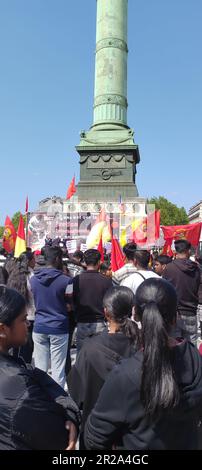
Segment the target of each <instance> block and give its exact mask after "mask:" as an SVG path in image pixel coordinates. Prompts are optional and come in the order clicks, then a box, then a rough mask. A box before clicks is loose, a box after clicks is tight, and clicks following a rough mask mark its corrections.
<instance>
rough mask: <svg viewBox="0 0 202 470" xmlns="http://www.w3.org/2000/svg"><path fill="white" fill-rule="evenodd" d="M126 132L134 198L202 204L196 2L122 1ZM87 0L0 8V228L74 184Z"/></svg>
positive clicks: (89, 101)
mask: <svg viewBox="0 0 202 470" xmlns="http://www.w3.org/2000/svg"><path fill="white" fill-rule="evenodd" d="M128 1H129V34H128V46H129V68H128V101H129V110H128V124H129V125H130V126H131V127H132V128H134V130H135V140H136V143H137V144H138V145H139V149H140V154H141V163H140V165H139V166H138V168H137V169H138V173H137V185H138V189H139V193H140V195H141V196H148V197H150V196H154V195H156V196H158V195H164V196H165V197H167V198H168V199H169V200H171V201H173V202H174V203H177V204H178V205H180V206H182V205H184V206H185V207H186V208H187V209H188V208H189V207H190V206H191V205H193V204H195V203H197V202H198V201H199V200H200V199H202V195H201V191H200V189H201V188H200V186H201V159H200V158H201V137H202V59H201V57H202V55H201V47H202V28H201V24H202V1H201V0H169V1H168V0H128ZM95 21H96V1H95V0H85V1H84V0H73V1H70V0H0V77H1V79H0V161H1V184H0V223H2V222H3V220H4V217H5V215H6V214H7V213H8V214H9V215H10V216H12V215H13V213H14V212H15V211H17V210H22V211H23V210H24V206H25V199H26V195H27V194H28V195H29V200H30V209H31V210H33V209H35V208H36V207H37V203H38V201H39V200H40V199H43V198H44V197H47V196H51V195H55V194H56V195H61V196H65V194H66V189H67V186H68V183H69V181H70V179H71V178H72V176H73V174H74V173H75V174H76V178H77V181H78V178H79V164H78V156H77V153H76V150H75V145H77V144H78V143H79V133H80V130H81V129H88V128H89V127H90V126H91V124H92V107H93V88H94V50H95V26H96V23H95Z"/></svg>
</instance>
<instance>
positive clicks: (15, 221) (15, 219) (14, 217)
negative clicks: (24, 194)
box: [11, 212, 26, 232]
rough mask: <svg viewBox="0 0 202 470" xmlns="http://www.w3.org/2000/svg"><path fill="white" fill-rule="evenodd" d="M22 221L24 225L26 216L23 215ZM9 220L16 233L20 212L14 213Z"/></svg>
mask: <svg viewBox="0 0 202 470" xmlns="http://www.w3.org/2000/svg"><path fill="white" fill-rule="evenodd" d="M23 219H24V223H25V224H26V216H25V215H23ZM11 220H12V222H13V225H14V227H15V230H16V232H17V229H18V225H19V220H20V212H15V214H14V215H13V217H12V219H11Z"/></svg>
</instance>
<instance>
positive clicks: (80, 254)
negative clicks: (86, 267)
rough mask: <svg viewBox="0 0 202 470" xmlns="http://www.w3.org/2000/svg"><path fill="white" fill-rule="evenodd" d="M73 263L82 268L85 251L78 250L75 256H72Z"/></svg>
mask: <svg viewBox="0 0 202 470" xmlns="http://www.w3.org/2000/svg"><path fill="white" fill-rule="evenodd" d="M71 261H72V262H73V263H75V264H78V265H79V266H81V264H82V263H83V261H84V254H83V251H81V250H76V251H75V252H74V253H73V255H72V258H71Z"/></svg>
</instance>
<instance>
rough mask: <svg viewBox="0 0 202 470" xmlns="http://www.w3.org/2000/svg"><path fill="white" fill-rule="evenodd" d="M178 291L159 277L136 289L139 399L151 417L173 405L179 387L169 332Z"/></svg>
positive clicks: (176, 401) (177, 395) (173, 319)
mask: <svg viewBox="0 0 202 470" xmlns="http://www.w3.org/2000/svg"><path fill="white" fill-rule="evenodd" d="M176 312H177V294H176V291H175V289H174V287H173V286H172V284H171V283H169V282H168V281H166V280H164V279H161V278H159V279H158V278H150V279H147V280H145V281H144V282H143V283H142V284H141V285H140V286H139V287H138V289H137V291H136V298H135V319H136V320H137V321H140V322H141V325H142V328H141V330H140V335H141V346H142V349H143V368H142V381H141V401H142V403H143V404H144V407H145V409H146V412H147V414H148V415H150V416H151V417H153V416H154V415H158V413H159V412H160V411H162V410H164V409H169V408H171V409H172V408H174V407H175V405H177V403H178V400H179V390H178V386H177V383H176V381H175V375H174V371H173V366H172V345H173V342H174V341H176V340H174V339H172V338H170V336H169V334H170V332H171V329H172V327H173V326H174V325H175V322H176Z"/></svg>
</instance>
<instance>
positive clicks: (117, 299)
mask: <svg viewBox="0 0 202 470" xmlns="http://www.w3.org/2000/svg"><path fill="white" fill-rule="evenodd" d="M134 304H135V299H134V294H133V292H132V290H131V289H129V288H128V287H124V286H115V287H111V288H110V289H109V290H108V291H107V292H106V294H105V296H104V299H103V305H104V308H106V309H107V312H108V314H109V315H110V318H111V319H112V320H113V321H114V322H115V323H116V325H117V332H118V331H120V332H122V333H123V334H124V335H125V336H127V338H129V340H130V342H131V343H132V344H133V345H134V346H135V348H137V347H138V346H139V330H138V327H137V324H136V323H135V322H133V321H132V320H131V317H132V311H133V307H134Z"/></svg>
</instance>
